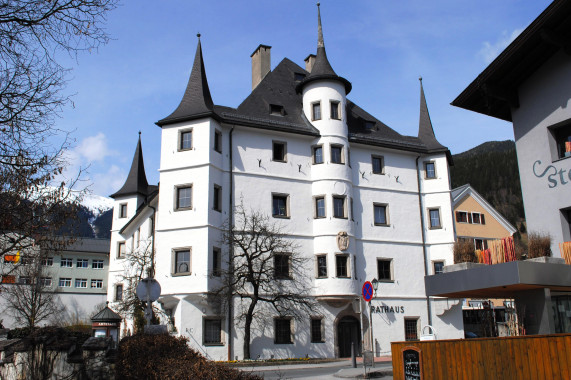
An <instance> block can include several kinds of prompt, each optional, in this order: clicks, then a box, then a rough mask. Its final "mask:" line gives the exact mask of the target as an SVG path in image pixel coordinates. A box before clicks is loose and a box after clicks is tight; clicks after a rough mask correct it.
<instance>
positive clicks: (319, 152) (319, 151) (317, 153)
mask: <svg viewBox="0 0 571 380" xmlns="http://www.w3.org/2000/svg"><path fill="white" fill-rule="evenodd" d="M322 163H323V146H321V145H316V146H314V147H313V164H322Z"/></svg>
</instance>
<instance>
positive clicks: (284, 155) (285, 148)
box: [272, 140, 287, 163]
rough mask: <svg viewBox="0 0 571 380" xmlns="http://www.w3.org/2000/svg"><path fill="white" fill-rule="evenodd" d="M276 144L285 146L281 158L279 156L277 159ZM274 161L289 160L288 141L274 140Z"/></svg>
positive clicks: (282, 161)
mask: <svg viewBox="0 0 571 380" xmlns="http://www.w3.org/2000/svg"><path fill="white" fill-rule="evenodd" d="M276 146H282V147H283V152H282V158H281V159H279V158H277V159H276ZM272 161H274V162H281V163H284V162H287V142H285V141H280V140H272Z"/></svg>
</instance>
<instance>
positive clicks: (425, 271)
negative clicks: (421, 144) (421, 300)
mask: <svg viewBox="0 0 571 380" xmlns="http://www.w3.org/2000/svg"><path fill="white" fill-rule="evenodd" d="M419 159H420V156H417V157H416V183H417V185H418V210H419V211H420V226H421V230H420V231H421V233H422V255H423V257H424V276H425V277H426V276H428V260H427V254H426V237H425V235H424V211H423V210H424V208H423V207H422V195H421V193H420V169H419V168H418V160H419ZM424 291H425V292H426V289H425V290H424ZM426 311H427V312H428V324H429V325H430V326H432V308H431V306H430V297H429V296H426Z"/></svg>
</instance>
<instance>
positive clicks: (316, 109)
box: [311, 102, 321, 120]
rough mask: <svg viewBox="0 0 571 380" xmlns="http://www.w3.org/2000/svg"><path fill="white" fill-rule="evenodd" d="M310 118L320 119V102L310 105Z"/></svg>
mask: <svg viewBox="0 0 571 380" xmlns="http://www.w3.org/2000/svg"><path fill="white" fill-rule="evenodd" d="M311 120H321V103H319V102H317V103H313V104H312V105H311Z"/></svg>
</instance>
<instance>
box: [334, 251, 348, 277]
mask: <svg viewBox="0 0 571 380" xmlns="http://www.w3.org/2000/svg"><path fill="white" fill-rule="evenodd" d="M339 258H344V259H345V272H346V273H345V275H344V276H343V275H340V273H339V261H338V259H339ZM350 263H351V256H349V255H348V254H346V253H336V254H335V277H336V278H349V279H350V278H351V268H350V265H351V264H350Z"/></svg>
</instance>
